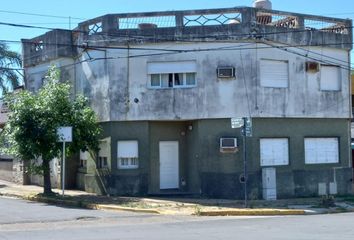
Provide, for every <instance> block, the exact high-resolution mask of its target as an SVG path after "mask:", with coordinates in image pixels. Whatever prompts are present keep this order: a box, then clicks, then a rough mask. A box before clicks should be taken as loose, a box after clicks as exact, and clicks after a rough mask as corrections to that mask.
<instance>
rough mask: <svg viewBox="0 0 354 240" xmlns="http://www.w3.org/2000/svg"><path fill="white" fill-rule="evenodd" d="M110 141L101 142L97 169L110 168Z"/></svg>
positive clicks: (103, 140)
mask: <svg viewBox="0 0 354 240" xmlns="http://www.w3.org/2000/svg"><path fill="white" fill-rule="evenodd" d="M110 145H111V143H110V140H108V139H102V140H100V145H99V147H100V150H99V151H98V159H97V168H109V167H110V166H109V161H110V154H111V149H110Z"/></svg>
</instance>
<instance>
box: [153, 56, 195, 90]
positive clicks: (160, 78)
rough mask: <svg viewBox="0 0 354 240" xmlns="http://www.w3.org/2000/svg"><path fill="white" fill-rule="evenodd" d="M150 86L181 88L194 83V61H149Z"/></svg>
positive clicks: (191, 85)
mask: <svg viewBox="0 0 354 240" xmlns="http://www.w3.org/2000/svg"><path fill="white" fill-rule="evenodd" d="M147 68H148V69H147V72H148V74H149V84H148V86H149V87H151V88H182V87H193V86H195V85H196V71H197V66H196V62H195V61H181V62H151V63H148V65H147Z"/></svg>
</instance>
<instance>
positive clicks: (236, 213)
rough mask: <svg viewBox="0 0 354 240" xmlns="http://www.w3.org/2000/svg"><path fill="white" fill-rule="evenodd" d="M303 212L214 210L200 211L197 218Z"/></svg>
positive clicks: (281, 214) (289, 210) (301, 212)
mask: <svg viewBox="0 0 354 240" xmlns="http://www.w3.org/2000/svg"><path fill="white" fill-rule="evenodd" d="M305 214H306V211H305V210H293V209H237V210H214V211H200V212H198V213H197V214H196V215H199V216H285V215H305Z"/></svg>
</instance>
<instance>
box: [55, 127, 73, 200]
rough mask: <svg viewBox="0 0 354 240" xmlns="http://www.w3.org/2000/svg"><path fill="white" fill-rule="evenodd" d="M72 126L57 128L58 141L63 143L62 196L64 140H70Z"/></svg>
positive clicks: (63, 189)
mask: <svg viewBox="0 0 354 240" xmlns="http://www.w3.org/2000/svg"><path fill="white" fill-rule="evenodd" d="M72 132H73V128H72V127H59V128H58V129H57V135H58V139H59V140H58V142H62V143H63V160H62V164H61V170H62V171H61V174H62V175H61V176H62V177H61V187H62V195H63V196H64V191H65V142H72V139H73V138H72Z"/></svg>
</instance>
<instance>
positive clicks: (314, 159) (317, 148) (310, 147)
mask: <svg viewBox="0 0 354 240" xmlns="http://www.w3.org/2000/svg"><path fill="white" fill-rule="evenodd" d="M338 162H339V143H338V138H305V163H306V164H323V163H338Z"/></svg>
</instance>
